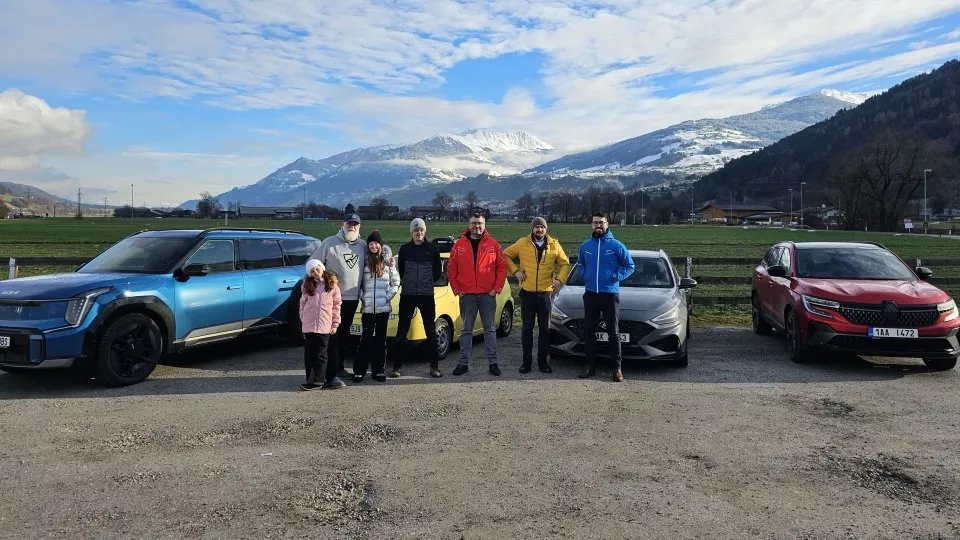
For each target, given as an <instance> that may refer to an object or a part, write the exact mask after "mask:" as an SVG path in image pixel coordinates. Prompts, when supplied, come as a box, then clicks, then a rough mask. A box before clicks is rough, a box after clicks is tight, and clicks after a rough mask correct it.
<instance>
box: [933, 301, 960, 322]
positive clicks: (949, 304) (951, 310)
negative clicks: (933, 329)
mask: <svg viewBox="0 0 960 540" xmlns="http://www.w3.org/2000/svg"><path fill="white" fill-rule="evenodd" d="M937 311H939V312H940V313H946V314H947V316H946V317H944V318H943V322H948V321H952V320H954V319H956V318H957V316H958V313H957V303H956V302H954V301H953V300H952V299H951V300H947V301H946V302H944V303H942V304H937Z"/></svg>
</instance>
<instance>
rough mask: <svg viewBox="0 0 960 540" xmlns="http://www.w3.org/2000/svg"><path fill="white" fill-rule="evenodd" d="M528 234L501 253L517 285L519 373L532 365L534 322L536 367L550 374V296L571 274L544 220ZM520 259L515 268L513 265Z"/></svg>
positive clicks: (563, 254)
mask: <svg viewBox="0 0 960 540" xmlns="http://www.w3.org/2000/svg"><path fill="white" fill-rule="evenodd" d="M530 227H531V232H530V234H529V235H527V236H523V237H521V238H520V239H518V240H517V241H516V242H514V243H513V245H512V246H510V247H508V248H507V249H505V250H503V257H504V258H505V259H506V260H507V268H508V269H509V270H510V273H511V274H513V275H514V276H515V277H516V278H517V281H518V282H519V283H520V317H521V318H522V319H523V329H522V331H521V333H520V336H521V337H520V343H521V345H522V347H523V363H522V365H521V366H520V373H530V368H531V365H532V364H533V321H534V319H536V321H537V328H539V330H540V331H539V337H538V338H537V367H538V368H539V369H540V371H542V372H543V373H553V368H551V367H550V364H549V363H547V352H548V351H549V349H550V308H551V303H552V294H551V293H553V292H554V291H558V290H560V287H562V286H563V283H564V282H566V281H567V276H568V275H570V259H569V258H567V254H566V253H565V252H564V251H563V247H562V246H561V245H560V242H559V241H558V240H557V239H556V238H554V237H552V236H549V235H547V220H545V219H543V218H542V217H536V218H533V222H531V224H530ZM516 259H519V260H520V265H519V266H518V265H517V264H516V262H515V260H516Z"/></svg>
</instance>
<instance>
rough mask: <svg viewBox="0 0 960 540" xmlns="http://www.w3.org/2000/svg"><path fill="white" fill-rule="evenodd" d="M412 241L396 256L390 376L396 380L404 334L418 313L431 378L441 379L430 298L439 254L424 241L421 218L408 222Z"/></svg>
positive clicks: (404, 351)
mask: <svg viewBox="0 0 960 540" xmlns="http://www.w3.org/2000/svg"><path fill="white" fill-rule="evenodd" d="M410 237H411V240H410V241H409V242H407V243H406V244H404V245H402V246H400V251H399V252H398V254H397V270H399V271H400V284H401V287H400V313H399V319H398V320H397V342H396V345H395V349H394V352H395V354H394V355H393V356H394V358H393V373H391V374H390V376H391V377H399V376H400V370H401V369H402V367H403V360H404V358H405V357H406V354H407V352H408V350H407V332H409V331H410V321H411V320H413V312H414V310H415V309H416V310H420V318H421V319H423V331H424V333H425V334H426V335H427V344H426V347H427V356H428V359H429V360H430V376H431V377H440V376H442V375H443V374H442V373H440V363H439V358H438V357H437V327H436V318H437V305H436V302H435V300H434V297H433V284H434V282H435V281H437V280H438V279H440V274H441V272H442V270H443V267H442V266H441V265H440V251H439V250H437V246H435V245H434V244H433V243H432V242H428V241H427V224H426V223H425V222H424V221H423V220H422V219H420V218H414V219H413V221H411V222H410Z"/></svg>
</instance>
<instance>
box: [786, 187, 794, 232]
mask: <svg viewBox="0 0 960 540" xmlns="http://www.w3.org/2000/svg"><path fill="white" fill-rule="evenodd" d="M787 191H789V192H790V225H793V188H787Z"/></svg>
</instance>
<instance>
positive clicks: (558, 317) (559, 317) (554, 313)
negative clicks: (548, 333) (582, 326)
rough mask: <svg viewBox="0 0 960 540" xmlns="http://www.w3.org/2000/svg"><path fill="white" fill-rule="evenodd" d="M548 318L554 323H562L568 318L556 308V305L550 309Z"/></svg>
mask: <svg viewBox="0 0 960 540" xmlns="http://www.w3.org/2000/svg"><path fill="white" fill-rule="evenodd" d="M550 318H551V319H553V320H555V321H559V322H563V321H565V320H567V319H569V318H570V317H568V316H567V314H566V313H564V312H563V311H561V310H560V308H558V307H557V305H556V304H554V305H553V307H552V308H551V309H550Z"/></svg>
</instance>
